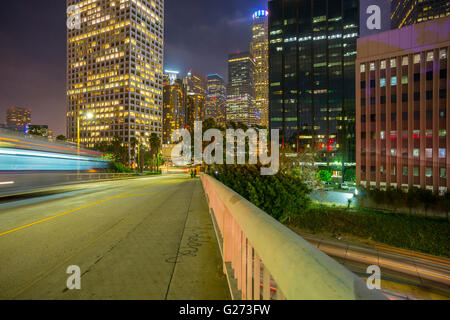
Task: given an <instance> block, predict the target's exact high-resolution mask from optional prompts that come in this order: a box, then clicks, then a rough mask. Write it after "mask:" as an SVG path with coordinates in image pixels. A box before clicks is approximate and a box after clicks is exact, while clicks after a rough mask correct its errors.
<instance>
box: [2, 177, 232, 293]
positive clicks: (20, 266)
mask: <svg viewBox="0 0 450 320" xmlns="http://www.w3.org/2000/svg"><path fill="white" fill-rule="evenodd" d="M59 191H60V192H58V193H54V194H44V195H39V196H36V197H33V198H24V199H15V200H14V201H11V199H10V200H9V201H6V202H5V201H4V200H3V202H2V203H0V299H69V300H71V299H229V298H230V297H229V290H228V286H227V281H226V278H225V276H224V275H223V272H222V262H221V258H220V252H219V249H218V247H217V243H216V239H215V235H214V229H213V226H212V224H211V219H210V216H209V213H208V207H207V204H206V201H205V198H204V194H203V190H202V187H201V184H200V181H199V180H192V179H190V178H188V177H187V176H186V175H169V176H160V177H145V178H137V179H130V180H121V181H108V182H97V183H89V184H81V185H76V186H73V187H71V188H69V187H67V186H66V187H61V190H59ZM72 265H75V266H79V267H80V270H81V274H82V276H81V290H68V289H67V285H66V283H67V279H68V277H69V276H70V275H69V274H67V273H66V271H67V268H68V267H69V266H72Z"/></svg>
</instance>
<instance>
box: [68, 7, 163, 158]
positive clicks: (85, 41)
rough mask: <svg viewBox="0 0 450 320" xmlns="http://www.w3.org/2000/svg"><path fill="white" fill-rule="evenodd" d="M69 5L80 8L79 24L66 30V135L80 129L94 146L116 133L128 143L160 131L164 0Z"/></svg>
mask: <svg viewBox="0 0 450 320" xmlns="http://www.w3.org/2000/svg"><path fill="white" fill-rule="evenodd" d="M67 5H68V6H72V5H76V6H77V7H78V9H79V12H80V13H81V28H80V29H76V28H74V29H68V31H67V136H68V138H69V139H70V140H71V141H76V140H77V131H78V130H79V132H80V141H81V142H82V143H83V144H85V145H87V146H89V147H93V146H94V145H95V144H96V143H99V142H102V141H106V142H109V141H112V140H113V139H114V137H115V136H118V137H120V138H121V139H122V140H123V143H124V145H126V146H128V147H129V148H130V140H131V139H132V138H136V139H137V140H138V141H140V142H142V143H146V142H147V143H148V138H149V136H150V135H151V133H156V134H158V136H160V137H161V136H162V115H163V110H162V108H163V100H162V98H163V97H162V91H163V71H162V65H163V37H164V1H163V0H152V1H144V0H127V1H125V0H95V1H93V0H68V1H67ZM74 13H76V11H74ZM78 124H79V125H78ZM133 154H134V152H133V151H132V150H130V155H133ZM131 160H132V159H131Z"/></svg>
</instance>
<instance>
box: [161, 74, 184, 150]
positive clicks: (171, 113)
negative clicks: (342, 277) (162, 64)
mask: <svg viewBox="0 0 450 320" xmlns="http://www.w3.org/2000/svg"><path fill="white" fill-rule="evenodd" d="M163 91H164V95H163V100H164V107H163V143H164V144H171V143H172V142H173V141H172V133H173V132H174V131H175V130H177V129H180V128H183V127H184V126H185V124H186V121H187V107H186V103H187V92H186V87H185V86H184V84H183V81H182V80H181V79H175V80H169V81H167V82H164V90H163Z"/></svg>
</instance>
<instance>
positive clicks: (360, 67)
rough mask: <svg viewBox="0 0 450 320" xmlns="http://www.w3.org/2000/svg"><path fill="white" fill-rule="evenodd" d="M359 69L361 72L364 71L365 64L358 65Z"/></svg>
mask: <svg viewBox="0 0 450 320" xmlns="http://www.w3.org/2000/svg"><path fill="white" fill-rule="evenodd" d="M359 69H360V71H361V72H366V65H365V64H364V63H361V65H360V66H359Z"/></svg>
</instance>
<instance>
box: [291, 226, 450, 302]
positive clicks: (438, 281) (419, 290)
mask: <svg viewBox="0 0 450 320" xmlns="http://www.w3.org/2000/svg"><path fill="white" fill-rule="evenodd" d="M294 231H296V232H298V233H299V234H300V235H301V236H302V237H303V238H304V239H305V240H307V241H308V242H310V243H311V244H313V245H314V246H315V247H317V248H318V249H320V250H322V251H323V252H324V253H326V254H327V255H329V256H330V257H332V258H333V259H335V260H337V261H338V262H339V263H341V264H342V265H344V266H345V267H347V268H348V269H349V270H351V271H352V272H354V273H355V274H357V275H358V276H360V277H361V278H364V279H366V278H367V277H368V276H369V275H368V274H367V273H366V271H367V267H368V266H371V265H377V266H379V267H380V269H381V287H382V290H383V292H384V293H385V294H386V295H387V296H388V297H391V298H394V299H427V300H436V299H438V300H441V299H444V300H450V259H446V258H443V257H437V256H433V255H428V254H423V253H419V252H415V251H411V250H405V249H400V248H394V247H390V246H386V245H381V244H375V245H372V244H365V243H361V242H356V241H354V240H348V239H341V240H337V239H331V238H330V237H329V236H328V237H327V236H324V235H312V234H308V233H305V232H303V231H298V230H294Z"/></svg>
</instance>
